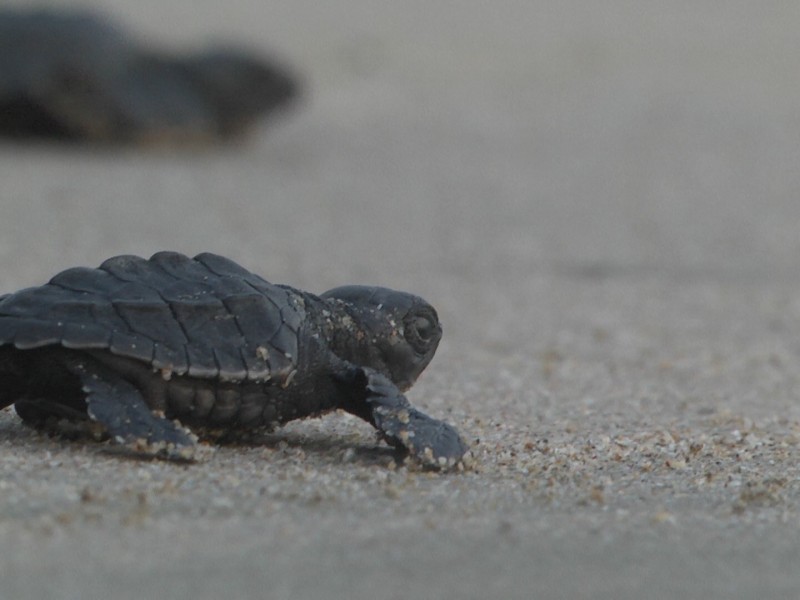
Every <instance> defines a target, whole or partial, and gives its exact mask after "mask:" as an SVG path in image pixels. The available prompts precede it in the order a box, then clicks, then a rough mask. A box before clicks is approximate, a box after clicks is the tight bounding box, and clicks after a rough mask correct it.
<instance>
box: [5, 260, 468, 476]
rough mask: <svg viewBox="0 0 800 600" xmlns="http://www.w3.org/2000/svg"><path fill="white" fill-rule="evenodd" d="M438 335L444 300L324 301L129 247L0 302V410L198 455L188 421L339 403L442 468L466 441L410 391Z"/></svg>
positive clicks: (363, 297) (249, 422) (372, 296)
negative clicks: (129, 251)
mask: <svg viewBox="0 0 800 600" xmlns="http://www.w3.org/2000/svg"><path fill="white" fill-rule="evenodd" d="M441 335H442V329H441V325H440V324H439V320H438V317H437V314H436V311H435V310H434V309H433V307H431V306H430V305H429V304H428V303H427V302H425V301H424V300H422V299H421V298H418V297H417V296H414V295H411V294H408V293H405V292H398V291H394V290H390V289H386V288H381V287H366V286H355V285H354V286H344V287H339V288H335V289H332V290H330V291H328V292H325V293H324V294H322V295H321V296H315V295H313V294H310V293H307V292H303V291H300V290H296V289H293V288H291V287H288V286H284V285H275V284H272V283H269V282H267V281H265V280H264V279H262V278H261V277H259V276H258V275H255V274H253V273H251V272H249V271H248V270H246V269H244V268H243V267H241V266H239V265H238V264H236V263H235V262H233V261H231V260H229V259H227V258H223V257H221V256H217V255H215V254H209V253H204V254H199V255H198V256H195V257H194V258H189V257H187V256H184V255H182V254H178V253H176V252H159V253H157V254H154V255H153V256H152V257H151V258H150V259H149V260H145V259H143V258H140V257H137V256H117V257H114V258H110V259H108V260H106V261H105V262H104V263H103V264H101V265H100V267H99V268H96V269H92V268H85V267H75V268H72V269H68V270H66V271H63V272H61V273H59V274H58V275H56V276H55V277H53V278H52V279H51V280H50V281H49V282H48V283H47V284H45V285H42V286H40V287H32V288H27V289H23V290H21V291H18V292H15V293H12V294H7V295H5V296H0V408H3V407H6V406H9V405H11V404H14V406H15V408H16V411H17V413H18V414H19V415H20V417H22V419H23V420H24V421H26V422H27V423H30V424H33V425H35V426H43V425H45V424H47V423H52V422H53V421H54V420H55V421H63V420H64V419H66V422H79V423H81V422H82V423H91V422H95V423H97V424H98V425H99V426H102V428H103V429H104V431H105V432H107V433H108V435H109V436H110V437H111V438H112V439H113V440H115V441H116V442H118V443H120V444H123V445H124V446H126V447H128V448H131V449H133V450H134V451H136V452H140V453H144V454H151V455H157V456H161V457H164V458H171V459H181V458H191V457H192V456H193V453H194V449H195V442H196V439H197V438H196V437H195V436H194V434H192V433H191V432H190V431H189V430H187V429H185V428H184V426H187V427H191V428H194V429H196V430H197V431H200V432H203V431H207V430H208V431H211V430H213V431H228V432H238V431H246V430H248V429H253V428H260V427H270V426H274V425H278V424H282V423H285V422H287V421H291V420H293V419H298V418H302V417H307V416H312V415H320V414H322V413H325V412H327V411H330V410H334V409H343V410H344V411H346V412H348V413H351V414H353V415H356V416H358V417H361V418H362V419H364V420H366V421H367V422H369V423H370V424H372V425H373V426H374V427H375V428H376V429H377V430H378V432H379V433H380V435H381V436H382V437H383V439H385V440H386V441H387V442H388V443H389V444H391V445H392V446H395V447H398V448H400V449H405V450H406V451H407V452H408V453H409V454H410V455H411V456H413V457H414V458H415V459H416V460H417V461H419V462H420V463H421V464H422V465H424V466H430V467H445V468H446V467H451V466H453V465H456V464H459V462H460V461H461V459H462V457H463V456H464V454H465V453H466V451H467V446H466V445H465V443H464V442H463V441H462V439H461V437H460V436H459V434H458V433H457V432H456V430H455V429H454V428H453V427H451V426H450V425H448V424H446V423H444V422H442V421H438V420H436V419H433V418H431V417H429V416H427V415H425V414H423V413H422V412H420V411H418V410H417V409H415V408H414V407H412V406H411V405H410V404H409V402H408V400H407V399H406V397H405V396H404V395H403V392H404V391H405V390H407V389H408V388H409V387H411V385H412V384H413V383H414V381H415V380H416V379H417V377H418V376H419V374H420V373H421V372H422V370H423V369H424V368H425V367H426V366H427V365H428V363H429V362H430V360H431V358H433V355H434V352H435V351H436V347H437V346H438V344H439V340H440V339H441Z"/></svg>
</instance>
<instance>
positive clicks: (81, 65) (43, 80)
mask: <svg viewBox="0 0 800 600" xmlns="http://www.w3.org/2000/svg"><path fill="white" fill-rule="evenodd" d="M296 89H297V86H296V83H295V82H294V79H293V78H292V77H291V76H290V75H289V74H288V73H287V72H286V71H285V70H284V69H283V68H281V67H278V66H275V65H273V64H270V63H267V62H265V61H263V60H261V59H260V58H258V57H255V56H251V55H250V54H249V53H246V52H241V51H237V50H234V49H229V48H216V49H214V48H212V49H209V50H207V51H204V52H202V53H199V54H195V55H186V56H172V55H168V54H163V53H158V52H157V51H152V50H149V49H145V48H144V47H142V46H140V45H139V44H138V43H136V42H135V41H134V40H133V39H131V38H130V37H128V36H127V35H126V34H125V33H124V32H123V31H122V30H121V29H120V28H118V27H117V26H115V25H113V24H112V23H110V22H108V21H107V20H105V19H103V18H101V17H98V16H95V15H94V14H92V13H86V12H70V11H64V12H55V11H42V10H36V11H24V10H2V11H0V133H3V134H6V135H12V136H17V137H20V136H28V135H36V136H52V137H59V138H67V139H86V140H95V141H125V140H137V139H141V140H153V141H164V140H166V141H176V140H177V141H180V140H184V139H185V140H204V139H212V138H215V137H228V136H232V135H236V134H238V133H241V132H242V131H243V130H244V129H245V128H246V127H247V126H248V125H250V124H252V122H254V121H255V119H257V118H258V117H259V116H262V115H264V114H265V113H267V112H269V111H271V110H273V109H275V108H278V107H280V106H282V105H284V104H286V103H287V101H289V100H290V99H291V98H293V97H294V96H295V92H296Z"/></svg>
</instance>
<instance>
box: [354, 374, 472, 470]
mask: <svg viewBox="0 0 800 600" xmlns="http://www.w3.org/2000/svg"><path fill="white" fill-rule="evenodd" d="M357 371H359V373H355V374H352V373H351V375H350V379H351V380H355V382H357V385H359V387H360V386H362V385H363V388H362V389H364V390H365V391H366V399H365V403H364V404H360V403H359V404H360V405H359V404H356V405H353V406H347V407H345V410H348V411H349V412H352V413H353V414H355V415H357V416H359V417H361V418H363V419H366V420H367V421H369V422H370V423H372V425H374V426H375V428H376V429H377V430H378V431H379V432H380V433H381V435H382V436H383V438H384V439H385V440H386V441H387V442H388V443H389V444H391V445H392V446H395V447H399V448H404V449H406V450H407V451H408V452H409V454H411V455H412V456H413V457H414V458H415V459H416V460H417V461H418V462H419V463H420V464H422V465H424V466H426V467H433V468H437V469H446V468H449V467H453V466H455V465H457V464H458V463H459V462H461V461H462V459H463V458H464V455H465V454H466V453H467V450H468V447H467V445H466V444H465V443H464V441H463V440H462V439H461V437H460V436H459V435H458V432H457V431H456V430H455V429H454V428H453V427H452V426H450V425H448V424H447V423H445V422H444V421H439V420H437V419H434V418H432V417H429V416H428V415H426V414H425V413H422V412H420V411H419V410H417V409H416V408H414V407H413V406H411V404H410V403H409V401H408V399H407V398H406V397H405V396H404V395H403V393H402V392H401V391H400V390H399V389H398V387H397V386H396V385H395V384H394V383H392V382H391V381H390V380H389V378H388V377H386V376H385V375H383V374H381V373H379V372H377V371H375V370H373V369H369V368H357Z"/></svg>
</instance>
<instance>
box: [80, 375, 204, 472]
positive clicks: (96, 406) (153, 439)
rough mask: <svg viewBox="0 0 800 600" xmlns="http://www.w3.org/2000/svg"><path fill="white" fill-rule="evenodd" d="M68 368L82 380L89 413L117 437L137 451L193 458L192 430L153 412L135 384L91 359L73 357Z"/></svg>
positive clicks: (119, 441) (171, 457) (178, 458)
mask: <svg viewBox="0 0 800 600" xmlns="http://www.w3.org/2000/svg"><path fill="white" fill-rule="evenodd" d="M67 368H68V369H69V370H70V371H72V372H73V373H74V374H75V375H77V376H78V377H79V378H80V380H81V384H82V387H83V391H84V392H85V393H86V407H87V413H88V415H89V417H90V418H91V419H92V420H94V421H97V422H98V423H100V424H101V425H103V426H104V427H105V428H106V430H107V431H108V434H109V435H110V436H111V438H112V439H113V440H114V441H116V442H117V443H119V444H122V445H124V446H125V447H126V448H127V449H129V450H131V451H132V452H135V453H136V454H143V455H149V456H157V457H160V458H167V459H170V460H191V459H192V458H193V456H194V451H195V439H194V437H193V436H192V434H190V433H189V432H188V431H187V430H185V429H184V428H182V427H181V426H180V425H178V424H177V423H175V422H174V421H170V420H168V419H166V418H164V417H163V416H158V415H157V414H156V413H154V412H152V411H151V410H150V408H149V407H148V406H147V403H146V402H145V400H144V398H143V397H142V394H141V392H139V390H138V389H136V387H134V386H133V385H132V384H130V383H129V382H127V381H126V380H125V379H123V378H122V377H120V376H119V375H117V374H116V373H114V372H112V371H110V370H109V369H106V368H104V367H102V366H100V365H96V364H94V363H92V362H91V361H83V360H78V359H73V360H70V361H68V364H67Z"/></svg>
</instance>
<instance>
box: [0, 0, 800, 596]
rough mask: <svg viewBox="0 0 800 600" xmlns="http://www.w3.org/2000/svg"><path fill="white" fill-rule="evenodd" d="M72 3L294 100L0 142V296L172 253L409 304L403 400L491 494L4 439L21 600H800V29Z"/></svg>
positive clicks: (687, 11)
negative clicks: (296, 80)
mask: <svg viewBox="0 0 800 600" xmlns="http://www.w3.org/2000/svg"><path fill="white" fill-rule="evenodd" d="M14 4H15V5H19V6H33V5H40V4H38V3H36V4H34V3H33V2H30V3H20V2H16V3H14ZM46 5H47V6H51V7H58V6H74V3H70V2H65V1H64V2H55V1H53V2H47V3H46ZM81 6H85V7H89V8H94V9H99V10H102V11H104V12H105V13H107V14H108V15H109V16H112V17H113V18H114V19H115V20H118V21H119V22H120V23H121V24H123V25H124V26H125V27H126V28H128V29H130V30H131V31H133V32H136V33H137V34H138V35H139V36H140V37H141V39H143V40H148V41H152V43H153V44H158V45H159V46H163V47H166V48H170V49H174V50H176V51H180V50H181V49H191V48H196V47H199V46H202V45H203V44H206V43H209V42H210V41H213V40H227V41H232V42H236V43H238V44H241V45H243V46H245V47H248V48H251V49H252V50H254V51H256V52H261V53H264V54H265V55H266V54H269V53H274V54H275V55H277V56H280V57H281V59H282V60H283V61H285V62H286V63H288V64H290V65H292V66H294V68H295V69H296V72H297V73H298V75H299V76H300V77H301V78H302V82H303V90H304V91H303V97H302V100H301V102H300V103H298V105H297V106H295V107H294V108H293V109H292V110H291V111H288V112H287V113H285V114H283V115H281V116H280V117H279V118H276V119H275V120H273V121H268V122H266V123H264V124H263V125H260V126H259V127H258V128H257V129H256V130H255V131H254V132H253V135H252V136H251V137H250V138H249V139H248V140H246V141H245V142H244V143H242V144H227V145H223V146H218V147H211V148H200V147H189V148H179V149H167V148H154V149H143V148H91V147H90V148H86V147H80V146H75V145H58V144H48V143H45V142H35V143H33V142H32V143H23V144H18V143H12V142H10V141H4V142H2V143H0V201H1V202H2V219H0V257H2V265H3V267H2V269H0V293H5V292H9V291H13V290H16V289H19V288H21V287H25V286H31V285H39V284H41V283H43V282H45V281H47V279H48V278H49V277H50V276H52V275H53V274H54V273H56V272H58V271H59V270H61V269H64V268H67V267H70V266H74V265H87V266H96V265H98V264H99V263H100V262H102V260H104V259H105V258H107V257H109V256H112V255H117V254H127V253H130V254H138V255H142V256H150V255H151V254H153V253H154V252H156V251H158V250H164V249H170V250H177V251H180V252H184V253H186V254H195V253H198V252H202V251H212V252H217V253H220V254H223V255H226V256H229V257H230V258H233V259H234V260H236V261H237V262H240V263H241V264H243V265H244V266H246V267H247V268H249V269H251V270H252V271H255V272H257V273H259V274H261V275H262V276H264V277H265V278H266V279H268V280H270V281H273V282H276V283H287V284H291V285H293V286H296V287H299V288H303V289H308V290H310V291H313V292H322V291H324V290H326V289H329V288H331V287H334V286H337V285H342V284H345V283H370V284H378V285H384V286H389V287H395V288H399V289H405V290H409V291H412V292H414V293H417V294H419V295H421V296H423V297H425V298H426V299H428V300H429V301H430V302H431V303H432V304H433V305H434V306H435V307H436V308H437V310H438V311H439V315H440V316H441V319H442V322H443V324H444V332H445V333H444V340H443V342H442V345H441V346H440V349H439V351H438V354H437V356H436V358H435V359H434V360H433V362H432V363H431V365H430V366H429V368H428V370H427V371H426V372H425V373H424V374H423V375H422V377H421V378H420V380H419V381H418V383H417V384H416V385H415V386H414V387H413V388H412V389H411V391H410V392H409V398H410V399H411V401H412V402H413V403H415V404H416V405H418V406H419V407H420V408H422V409H424V410H425V411H426V412H428V413H430V414H432V415H434V416H436V417H438V418H443V419H446V420H447V421H449V422H450V423H453V424H454V425H455V426H457V427H458V428H459V430H460V431H462V432H463V434H464V436H465V438H467V439H468V440H469V441H470V443H471V445H472V452H473V454H474V466H473V467H472V468H470V469H467V470H465V471H463V472H456V473H447V474H437V473H429V472H423V471H420V470H419V469H415V468H414V467H413V466H408V465H405V464H398V463H397V461H396V460H395V455H394V454H393V452H392V451H391V449H390V448H389V447H387V446H386V445H385V444H383V443H381V442H379V441H378V440H377V439H376V436H375V434H374V432H373V431H372V430H371V428H370V427H369V426H368V425H366V424H365V423H363V422H361V421H359V420H357V419H355V418H352V417H349V416H346V415H342V414H332V415H328V416H326V417H324V418H320V419H311V420H307V421H302V422H296V423H292V424H290V425H289V426H287V427H286V428H284V429H281V430H278V431H275V432H274V433H272V434H270V435H268V436H265V437H264V439H262V440H258V443H254V444H248V445H239V446H223V447H219V448H217V449H216V450H215V451H214V452H213V453H212V454H211V456H210V457H209V458H208V459H207V460H205V461H204V462H201V463H198V464H194V465H181V464H171V463H165V462H161V461H150V462H148V461H135V460H130V459H128V458H125V457H122V456H119V455H117V454H116V453H114V452H113V450H112V449H111V448H110V447H109V446H107V445H105V444H92V443H86V442H74V441H69V440H64V439H58V438H51V437H48V436H47V435H44V434H42V433H39V432H37V431H34V430H32V429H29V428H27V427H25V426H24V425H23V424H22V423H21V421H20V419H19V418H18V417H17V416H16V414H15V413H14V412H13V410H12V409H6V410H3V411H0V541H2V550H0V581H2V588H0V597H2V598H4V599H5V598H8V599H9V600H10V599H12V598H40V599H59V600H63V599H65V598H75V599H78V598H81V599H94V598H98V599H99V598H110V597H113V598H115V599H126V598H151V597H162V596H163V597H169V598H173V599H176V600H180V599H192V600H200V599H202V598H209V599H210V598H220V597H227V598H268V599H276V600H278V599H299V598H327V599H329V600H335V599H342V600H344V599H348V600H353V599H356V600H357V599H361V598H364V599H366V598H370V599H376V598H377V599H387V600H389V599H400V598H417V599H431V600H433V599H438V598H452V599H475V600H479V599H486V598H498V599H517V598H519V599H530V598H537V599H551V598H552V599H561V598H564V599H580V598H587V599H588V598H614V599H638V598H653V599H661V598H706V599H717V598H719V599H723V598H725V599H732V598H741V599H745V598H754V597H758V598H763V599H766V598H797V597H798V596H800V575H798V571H797V556H798V555H800V467H798V462H799V460H800V342H799V341H798V340H800V266H798V264H797V257H798V255H800V236H798V234H797V231H798V229H797V224H798V222H800V203H798V196H799V194H800V170H798V168H797V165H798V164H800V142H798V139H800V136H799V135H798V133H800V119H798V106H800V83H798V81H799V80H798V78H797V76H796V66H795V61H793V60H792V57H795V56H797V53H798V50H800V48H798V45H799V44H800V42H798V38H797V28H798V24H800V8H797V7H795V6H793V5H791V4H785V3H778V2H774V3H773V2H770V3H767V4H766V5H764V4H760V5H755V4H753V3H748V2H739V1H733V2H728V3H725V4H724V5H723V4H721V3H713V2H700V3H697V2H674V3H669V4H665V5H663V6H661V5H658V6H657V5H656V4H652V3H635V2H626V1H624V0H614V1H610V2H603V3H593V2H588V1H577V0H576V1H567V2H560V3H554V2H531V1H521V0H520V1H514V0H502V1H500V2H496V3H493V4H486V3H481V2H476V1H473V0H465V1H462V2H459V3H457V4H456V3H439V4H436V3H434V4H431V3H425V2H417V1H411V2H404V3H401V4H397V5H390V4H389V3H377V4H376V3H371V2H364V1H361V0H346V1H345V2H337V3H330V4H324V3H323V4H322V5H320V4H319V3H314V2H306V1H299V2H293V3H289V2H264V1H261V2H256V1H254V0H237V1H235V2H231V3H228V4H226V5H225V7H224V8H223V7H222V4H220V3H213V2H210V1H208V0H202V1H201V0H192V1H189V0H169V1H166V2H155V1H154V0H141V1H140V2H137V3H130V2H122V1H121V0H114V1H112V0H107V1H100V0H97V1H95V2H82V3H81Z"/></svg>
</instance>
